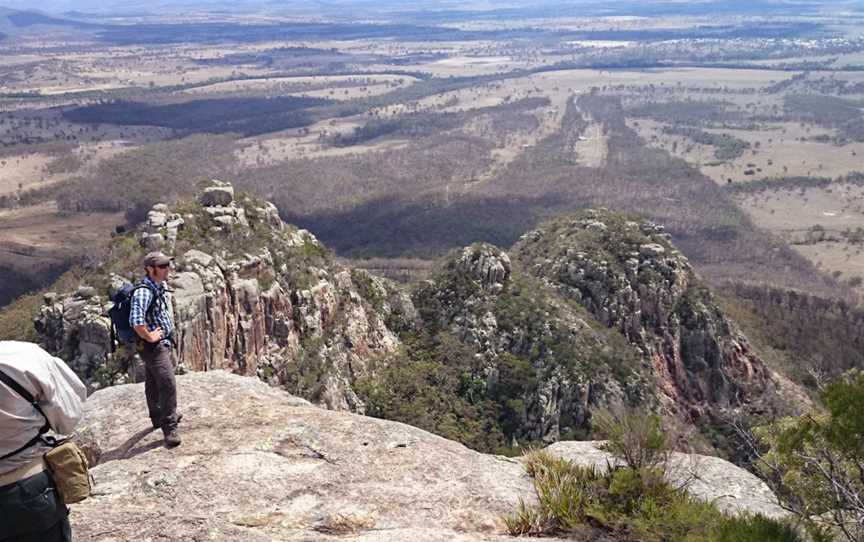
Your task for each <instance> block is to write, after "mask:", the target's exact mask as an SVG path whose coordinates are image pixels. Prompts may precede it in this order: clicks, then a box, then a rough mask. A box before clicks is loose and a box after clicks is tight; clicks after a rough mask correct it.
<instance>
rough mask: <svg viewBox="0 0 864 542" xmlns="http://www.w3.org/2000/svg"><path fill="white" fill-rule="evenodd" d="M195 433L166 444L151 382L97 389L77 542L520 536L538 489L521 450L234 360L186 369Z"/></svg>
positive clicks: (187, 426)
mask: <svg viewBox="0 0 864 542" xmlns="http://www.w3.org/2000/svg"><path fill="white" fill-rule="evenodd" d="M178 389H179V403H180V409H181V411H182V412H183V414H184V416H183V421H182V423H181V425H180V431H181V434H182V437H183V444H182V445H181V446H179V447H178V448H174V449H171V450H168V449H165V448H164V447H162V441H161V433H160V432H158V431H153V430H151V429H150V427H149V420H148V418H147V412H146V406H145V402H144V390H143V385H141V384H135V385H123V386H115V387H111V388H107V389H105V390H101V391H99V392H97V393H95V394H94V395H92V396H91V397H90V399H88V401H87V403H86V418H85V421H84V424H83V428H82V429H81V431H80V433H81V434H82V437H83V441H84V442H86V443H89V444H87V446H88V448H89V449H91V450H93V449H94V448H96V449H98V450H99V451H98V452H97V453H96V454H94V455H99V456H100V458H99V463H98V465H97V466H96V467H95V468H93V469H92V472H93V476H94V478H95V481H96V486H95V495H94V496H93V497H91V498H90V499H88V500H86V501H84V502H82V503H81V504H78V505H74V506H73V511H72V521H73V528H74V530H75V533H76V540H78V541H90V540H93V541H95V540H100V541H126V540H178V541H179V540H216V541H227V540H232V541H235V540H243V541H270V540H273V541H275V540H337V539H338V540H358V541H361V540H363V541H365V540H369V541H372V540H376V541H377V540H394V541H395V540H412V541H418V542H420V541H438V540H440V541H442V542H443V541H450V540H462V541H465V542H469V541H481V540H510V537H506V536H503V535H504V533H505V531H504V529H503V525H502V523H501V516H502V515H504V514H509V513H512V512H513V511H514V510H516V508H517V506H518V502H519V498H520V497H521V498H523V499H526V500H527V502H532V499H534V497H533V495H534V492H533V486H532V484H531V480H530V479H529V478H528V477H527V476H526V474H525V471H524V468H523V467H522V465H521V464H520V463H519V462H518V461H516V460H513V459H507V458H502V457H498V456H491V455H484V454H480V453H478V452H474V451H472V450H469V449H467V448H465V447H464V446H462V445H461V444H458V443H455V442H452V441H448V440H445V439H443V438H440V437H437V436H434V435H432V434H430V433H427V432H425V431H421V430H419V429H416V428H414V427H410V426H407V425H403V424H399V423H395V422H387V421H382V420H377V419H374V418H368V417H364V416H358V415H354V414H348V413H340V412H334V411H328V410H323V409H320V408H317V407H314V406H311V405H310V404H309V403H308V402H306V401H304V400H302V399H298V398H295V397H291V396H290V395H288V394H287V393H285V392H284V391H282V390H279V389H276V388H272V387H269V386H267V385H266V384H264V383H263V382H260V381H258V380H256V379H252V378H245V377H240V376H235V375H231V374H228V373H225V372H222V371H213V372H206V373H195V374H190V375H185V376H181V377H178Z"/></svg>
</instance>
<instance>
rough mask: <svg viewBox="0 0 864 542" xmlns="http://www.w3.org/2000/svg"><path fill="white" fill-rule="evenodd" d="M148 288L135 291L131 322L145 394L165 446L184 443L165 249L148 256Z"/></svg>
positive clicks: (168, 262) (145, 267)
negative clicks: (167, 298)
mask: <svg viewBox="0 0 864 542" xmlns="http://www.w3.org/2000/svg"><path fill="white" fill-rule="evenodd" d="M144 271H145V272H146V273H147V276H146V277H144V279H143V280H142V281H141V284H142V285H143V286H146V288H136V289H135V291H134V293H133V294H132V302H131V304H130V311H129V325H130V326H131V327H132V329H134V330H135V333H137V334H138V341H137V349H138V353H139V354H140V355H141V360H142V361H143V362H144V394H145V395H146V396H147V410H148V411H149V413H150V421H151V422H153V427H154V428H161V429H162V433H163V435H164V436H165V446H166V447H168V448H173V447H174V446H178V445H179V444H180V436H179V435H178V434H177V423H178V422H179V421H180V417H181V416H180V415H179V414H177V384H176V382H175V380H174V350H173V339H174V337H173V333H174V321H173V320H172V318H171V312H170V309H169V307H168V303H167V302H166V300H165V280H166V279H167V278H168V274H169V273H170V272H171V258H169V257H168V256H166V255H165V254H162V253H161V252H151V253H149V254H147V255H146V256H145V257H144Z"/></svg>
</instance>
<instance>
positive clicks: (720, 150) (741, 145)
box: [662, 126, 750, 160]
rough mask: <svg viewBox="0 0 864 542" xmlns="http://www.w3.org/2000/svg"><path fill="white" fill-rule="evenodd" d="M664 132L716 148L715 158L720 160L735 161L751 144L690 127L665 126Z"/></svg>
mask: <svg viewBox="0 0 864 542" xmlns="http://www.w3.org/2000/svg"><path fill="white" fill-rule="evenodd" d="M662 132H663V133H664V134H667V135H679V136H684V137H686V138H689V139H690V140H692V141H693V142H695V143H699V144H700V145H711V146H712V147H714V157H715V158H716V159H718V160H734V159H735V158H738V157H739V156H741V155H743V154H744V151H746V150H747V149H749V148H750V143H748V142H747V141H744V140H743V139H738V138H737V137H734V136H731V135H729V134H713V133H711V132H706V131H705V130H700V129H699V128H693V127H689V126H664V127H663V129H662Z"/></svg>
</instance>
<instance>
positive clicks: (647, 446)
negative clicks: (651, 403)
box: [593, 409, 669, 471]
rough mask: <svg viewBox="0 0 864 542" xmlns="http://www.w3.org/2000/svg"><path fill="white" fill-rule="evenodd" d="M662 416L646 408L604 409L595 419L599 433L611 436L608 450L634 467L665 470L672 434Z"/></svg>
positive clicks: (636, 468) (606, 446)
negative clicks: (663, 425)
mask: <svg viewBox="0 0 864 542" xmlns="http://www.w3.org/2000/svg"><path fill="white" fill-rule="evenodd" d="M661 422H662V420H661V418H660V416H657V415H655V414H650V413H646V412H644V411H636V410H632V409H631V410H627V411H618V412H613V411H610V410H605V411H600V412H598V413H597V414H595V416H594V418H593V426H594V429H595V431H596V432H597V434H598V435H602V436H603V437H604V438H606V439H607V442H606V444H605V445H604V449H605V450H606V451H607V452H609V453H611V454H612V455H613V456H615V457H617V458H619V459H621V460H622V461H623V462H624V464H625V465H626V466H627V467H629V468H630V469H633V470H636V471H640V470H642V469H657V468H660V469H661V470H665V464H666V461H667V460H668V458H669V436H668V433H667V432H666V431H665V430H664V428H663V427H662V423H661Z"/></svg>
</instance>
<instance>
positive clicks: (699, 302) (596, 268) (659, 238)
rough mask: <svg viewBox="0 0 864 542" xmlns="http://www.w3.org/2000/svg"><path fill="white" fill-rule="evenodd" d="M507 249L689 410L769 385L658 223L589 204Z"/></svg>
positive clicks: (742, 398)
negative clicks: (617, 338)
mask: <svg viewBox="0 0 864 542" xmlns="http://www.w3.org/2000/svg"><path fill="white" fill-rule="evenodd" d="M512 252H513V254H514V257H515V258H516V259H517V260H518V261H520V262H522V263H523V265H525V266H526V267H527V268H528V269H530V272H531V273H533V274H535V275H536V276H538V277H541V278H542V279H543V280H544V281H545V282H546V283H548V284H550V285H552V286H554V287H555V288H557V289H558V291H560V292H561V293H562V294H563V295H565V296H566V297H568V298H570V299H573V300H575V301H577V302H578V303H580V304H581V305H583V306H584V307H585V308H587V309H588V310H589V311H590V312H591V314H592V315H593V316H594V317H595V318H596V319H597V320H599V321H600V322H602V323H603V324H604V325H606V326H608V327H610V328H612V329H616V330H618V331H619V332H620V333H621V334H623V335H624V336H625V337H626V338H627V339H628V341H629V342H630V343H631V344H633V345H634V346H636V347H637V348H638V349H639V350H640V352H641V354H642V356H644V357H645V358H647V359H649V360H650V361H651V363H652V365H653V368H654V373H655V375H656V376H657V377H658V379H659V383H660V385H661V386H662V389H663V392H664V394H665V395H666V396H667V397H669V398H671V399H672V400H673V401H674V403H675V404H677V405H680V406H683V407H684V408H685V409H687V410H689V411H690V414H691V415H693V416H698V415H701V414H702V413H704V411H705V409H706V408H711V407H713V406H718V407H729V406H733V407H734V406H738V405H741V404H743V403H745V402H747V401H748V400H750V399H752V398H754V397H758V396H759V395H761V394H762V393H763V392H764V391H765V390H766V388H770V387H771V386H772V383H771V381H770V374H769V371H768V370H767V369H766V368H765V366H764V365H763V364H762V362H761V360H759V358H758V357H757V356H756V354H755V353H754V352H753V351H752V350H751V348H750V346H749V344H748V342H747V339H746V338H745V337H744V336H743V335H742V334H741V333H740V332H739V331H738V330H737V329H736V328H735V327H734V325H732V324H731V322H730V321H729V320H728V319H727V318H726V317H725V316H724V315H723V313H722V311H721V310H720V308H719V307H718V305H717V304H716V303H715V302H714V300H713V297H712V295H711V293H710V292H709V291H708V290H707V289H706V288H705V287H704V286H703V285H702V284H701V283H700V282H699V280H698V279H697V278H696V276H695V274H694V273H693V270H692V268H691V266H690V264H689V262H688V261H687V259H686V258H685V257H684V256H683V255H682V254H681V253H680V252H678V251H677V250H676V249H675V247H674V246H672V244H671V243H670V241H669V235H668V234H666V233H664V231H663V228H662V227H660V226H658V225H655V224H652V223H650V222H636V221H631V220H628V219H627V218H626V217H623V216H620V215H616V214H614V213H610V212H608V211H603V210H600V211H597V210H591V211H586V212H583V213H582V214H581V215H577V216H575V217H565V218H561V219H558V220H554V221H552V222H549V223H546V224H544V225H542V226H541V227H540V228H539V229H537V230H535V231H532V232H529V233H527V234H526V235H524V236H523V237H522V239H521V240H520V241H519V242H518V243H517V244H516V246H514V248H513V251H512Z"/></svg>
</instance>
